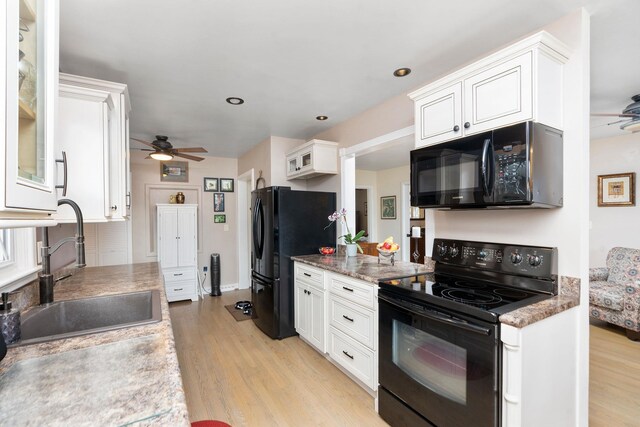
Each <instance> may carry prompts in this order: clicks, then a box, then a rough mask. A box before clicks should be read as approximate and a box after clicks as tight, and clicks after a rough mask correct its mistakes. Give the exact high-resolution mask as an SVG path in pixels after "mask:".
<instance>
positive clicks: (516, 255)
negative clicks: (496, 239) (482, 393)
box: [379, 239, 557, 323]
mask: <svg viewBox="0 0 640 427" xmlns="http://www.w3.org/2000/svg"><path fill="white" fill-rule="evenodd" d="M556 258H557V251H556V249H555V248H548V247H531V246H521V245H505V244H497V243H482V242H467V241H458V240H443V239H436V241H435V244H434V251H433V259H434V260H435V261H436V264H435V269H434V273H427V274H419V275H414V276H407V277H399V278H393V279H386V280H383V281H381V282H380V283H379V285H380V289H381V290H384V291H388V292H391V293H393V294H397V295H398V296H404V297H408V298H411V299H416V300H419V301H420V302H426V303H430V304H434V305H436V306H439V307H443V308H446V309H449V310H453V311H456V312H460V313H464V314H468V315H471V316H473V317H476V318H478V319H482V320H486V321H489V322H494V323H497V322H498V317H499V316H500V315H501V314H504V313H508V312H510V311H513V310H515V309H518V308H521V307H524V306H527V305H530V304H533V303H536V302H538V301H542V300H545V299H547V298H550V297H552V296H553V295H556V294H557V281H556V278H557V276H556V274H555V271H556V262H557V261H556ZM416 302H417V301H416Z"/></svg>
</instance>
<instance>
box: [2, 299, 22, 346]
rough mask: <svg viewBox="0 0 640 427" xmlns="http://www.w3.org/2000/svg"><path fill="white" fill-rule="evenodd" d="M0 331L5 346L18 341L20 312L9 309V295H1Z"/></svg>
mask: <svg viewBox="0 0 640 427" xmlns="http://www.w3.org/2000/svg"><path fill="white" fill-rule="evenodd" d="M0 331H2V338H3V342H4V343H5V344H13V343H14V342H17V341H20V311H19V310H16V309H13V308H11V302H10V301H9V293H8V292H3V293H2V304H0Z"/></svg>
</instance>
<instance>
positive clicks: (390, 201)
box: [380, 196, 396, 219]
mask: <svg viewBox="0 0 640 427" xmlns="http://www.w3.org/2000/svg"><path fill="white" fill-rule="evenodd" d="M380 218H382V219H396V196H385V197H380Z"/></svg>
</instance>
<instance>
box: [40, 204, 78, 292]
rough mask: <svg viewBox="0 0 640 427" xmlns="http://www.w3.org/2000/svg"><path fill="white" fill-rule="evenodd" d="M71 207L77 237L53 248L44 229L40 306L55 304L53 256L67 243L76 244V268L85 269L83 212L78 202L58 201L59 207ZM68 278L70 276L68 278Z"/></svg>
mask: <svg viewBox="0 0 640 427" xmlns="http://www.w3.org/2000/svg"><path fill="white" fill-rule="evenodd" d="M60 205H69V206H71V207H72V208H73V212H74V213H75V215H76V235H75V237H66V238H64V239H62V240H60V241H59V242H57V243H56V244H54V245H53V247H51V246H49V229H48V228H47V227H42V228H41V231H42V248H41V251H42V271H41V272H40V274H39V282H40V304H48V303H51V302H53V285H54V280H53V275H52V274H51V255H52V254H53V253H54V252H55V251H57V250H58V249H60V247H61V246H62V245H64V244H65V243H67V242H74V241H75V242H76V267H84V266H85V265H86V264H85V261H84V224H83V222H82V211H81V210H80V207H79V206H78V204H77V203H76V202H74V201H73V200H69V199H60V200H58V206H60ZM66 277H68V276H66Z"/></svg>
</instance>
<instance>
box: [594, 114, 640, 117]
mask: <svg viewBox="0 0 640 427" xmlns="http://www.w3.org/2000/svg"><path fill="white" fill-rule="evenodd" d="M591 115H592V116H593V117H640V114H622V113H591Z"/></svg>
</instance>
